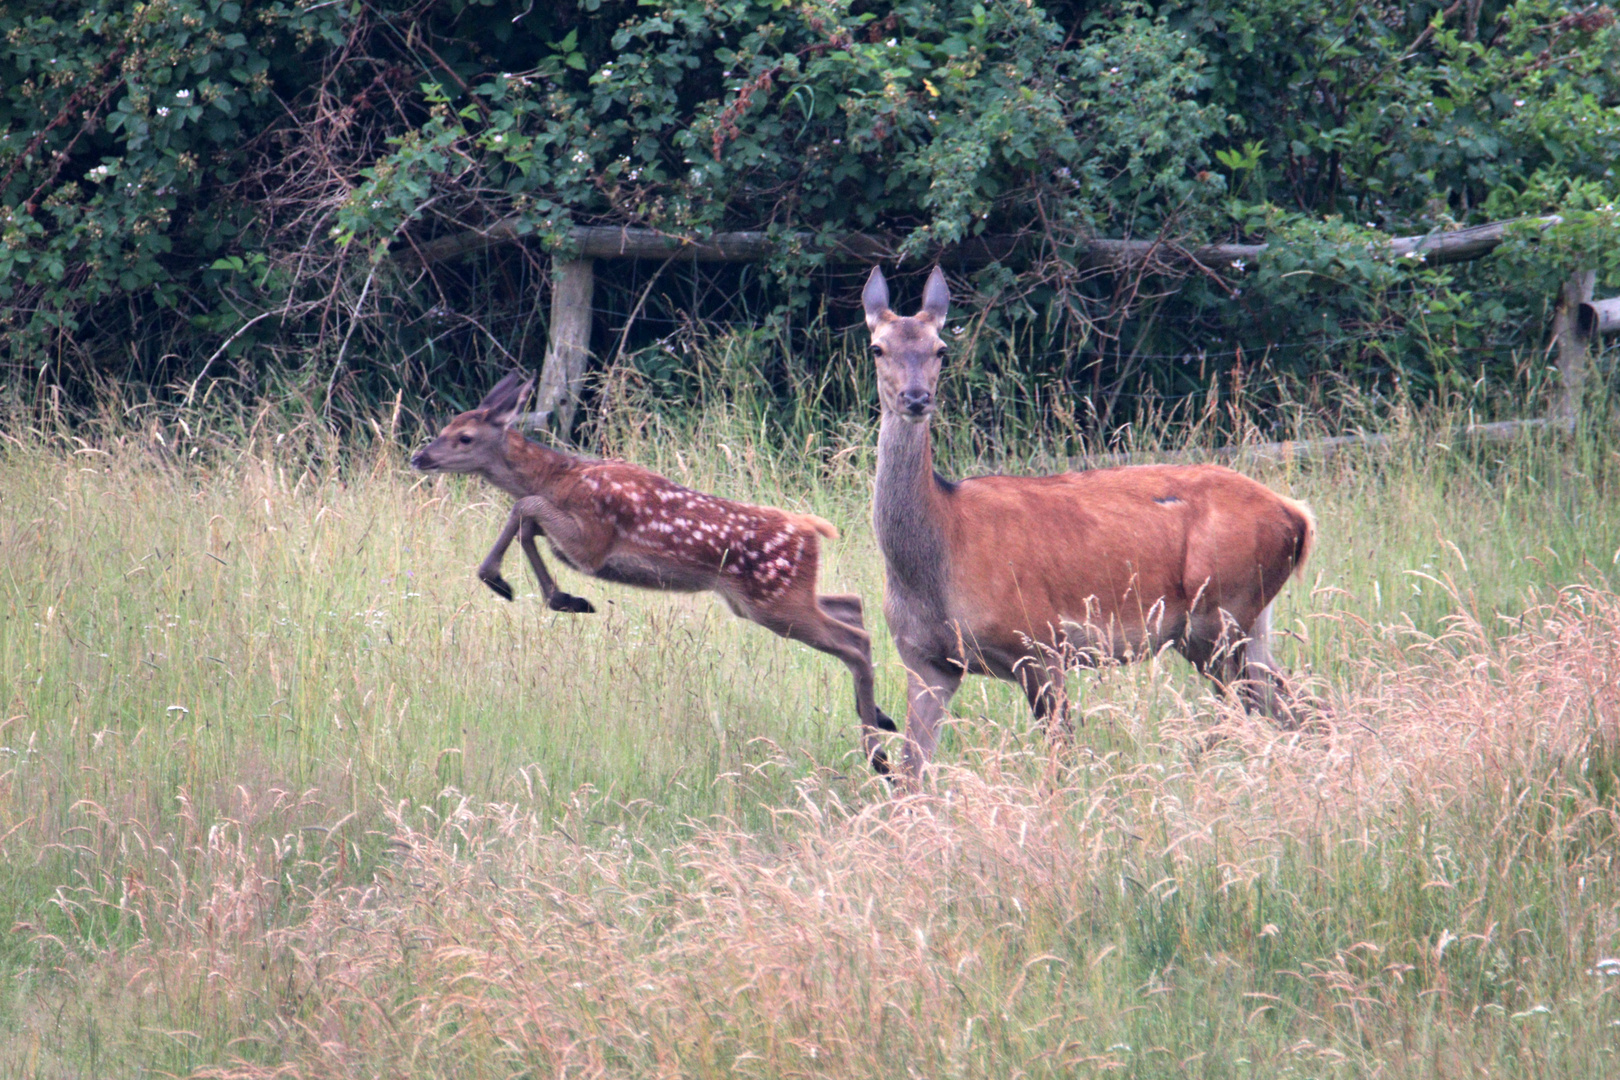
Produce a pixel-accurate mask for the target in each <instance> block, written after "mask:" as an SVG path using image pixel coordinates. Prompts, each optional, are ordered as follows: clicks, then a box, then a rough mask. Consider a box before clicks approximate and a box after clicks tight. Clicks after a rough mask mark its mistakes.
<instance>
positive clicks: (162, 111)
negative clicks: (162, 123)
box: [158, 105, 169, 116]
mask: <svg viewBox="0 0 1620 1080" xmlns="http://www.w3.org/2000/svg"><path fill="white" fill-rule="evenodd" d="M158 115H159V116H168V115H169V107H168V106H167V105H159V106H158Z"/></svg>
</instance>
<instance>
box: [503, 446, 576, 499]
mask: <svg viewBox="0 0 1620 1080" xmlns="http://www.w3.org/2000/svg"><path fill="white" fill-rule="evenodd" d="M502 449H503V452H502V454H501V456H500V460H498V461H496V462H495V463H494V464H492V465H491V466H490V467H489V468H488V469H486V470H485V471H484V477H485V479H487V480H488V481H489V482H490V483H492V484H494V485H495V486H496V487H498V488H500V489H501V490H502V491H504V492H506V493H507V494H508V495H511V496H514V497H515V498H520V499H521V498H523V497H524V496H525V495H544V494H546V493H547V492H548V491H549V490H550V488H551V486H552V485H553V484H555V483H556V482H557V481H558V480H559V479H561V478H562V477H563V476H564V475H565V474H566V473H567V472H568V471H569V470H570V469H572V468H573V467H574V465H575V464H577V463H578V461H579V459H578V458H576V457H574V456H573V455H572V454H565V453H562V452H561V451H558V450H553V449H551V448H550V447H546V446H541V445H540V444H539V443H536V442H530V441H529V440H528V439H525V438H524V437H523V436H522V435H521V434H519V433H518V432H516V431H508V432H507V433H506V445H505V446H504V447H503V448H502Z"/></svg>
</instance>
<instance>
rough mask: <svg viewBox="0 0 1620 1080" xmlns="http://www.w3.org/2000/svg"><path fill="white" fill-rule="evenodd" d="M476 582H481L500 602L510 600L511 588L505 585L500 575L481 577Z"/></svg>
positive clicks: (504, 580)
mask: <svg viewBox="0 0 1620 1080" xmlns="http://www.w3.org/2000/svg"><path fill="white" fill-rule="evenodd" d="M478 580H479V581H482V582H483V583H484V584H485V585H488V586H489V589H490V591H491V592H493V593H494V594H495V595H496V596H498V597H500V598H501V599H502V600H510V599H512V586H510V585H508V584H507V583H506V579H505V578H503V577H501V575H499V574H496V575H495V576H494V577H481V578H479V579H478Z"/></svg>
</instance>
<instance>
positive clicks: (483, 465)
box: [411, 371, 534, 473]
mask: <svg viewBox="0 0 1620 1080" xmlns="http://www.w3.org/2000/svg"><path fill="white" fill-rule="evenodd" d="M532 389H534V380H533V379H524V377H523V374H522V372H518V371H514V372H512V373H511V374H510V375H508V376H506V378H504V379H502V380H501V381H500V382H498V383H496V384H495V388H494V389H493V390H491V391H490V392H489V393H488V394H486V395H485V396H484V400H483V401H480V402H479V403H478V407H477V408H474V409H469V410H468V411H466V412H464V413H462V414H461V415H460V416H458V417H456V418H455V419H454V420H452V421H450V422H449V423H448V424H446V425H445V426H444V430H443V431H441V432H439V437H438V438H437V439H434V440H433V441H432V442H430V443H428V444H427V445H426V446H424V447H422V449H420V450H418V451H417V452H416V454H415V455H414V456H413V457H412V458H411V465H412V467H414V468H417V469H421V470H422V471H423V472H455V473H488V472H489V471H490V470H492V469H494V468H495V467H496V466H497V465H499V464H500V462H501V461H502V450H503V448H504V447H505V445H506V426H507V425H508V424H510V423H511V422H512V420H513V418H514V417H516V416H517V413H518V409H520V408H522V406H523V402H524V399H526V398H527V397H528V396H529V391H530V390H532Z"/></svg>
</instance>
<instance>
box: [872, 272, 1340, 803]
mask: <svg viewBox="0 0 1620 1080" xmlns="http://www.w3.org/2000/svg"><path fill="white" fill-rule="evenodd" d="M861 299H862V302H863V304H864V306H865V308H866V325H867V328H868V329H869V330H870V331H871V334H872V354H873V356H874V357H875V358H876V361H877V376H878V398H879V402H880V405H881V407H882V421H881V424H880V427H879V429H878V450H877V484H876V488H875V490H874V495H873V508H872V523H873V526H874V527H875V529H876V531H877V539H878V546H879V547H880V548H881V549H882V551H883V559H884V563H885V565H886V571H887V577H886V583H885V588H884V596H883V611H884V614H885V616H886V617H887V618H888V623H889V630H890V631H891V632H892V633H893V634H894V642H895V645H896V647H897V648H898V649H899V652H900V659H901V660H902V661H903V662H904V663H905V666H906V671H907V682H908V686H907V704H906V740H905V767H906V772H907V773H908V774H909V775H910V776H911V777H912V778H915V777H917V776H918V775H919V774H920V773H921V771H922V768H923V765H924V764H925V763H926V762H927V761H928V759H929V757H930V756H931V755H932V754H933V752H934V747H935V744H936V742H937V740H938V725H939V720H940V717H941V716H942V715H943V714H944V712H945V707H946V705H947V703H949V701H950V700H951V696H952V695H953V694H955V693H956V689H957V687H958V686H959V685H960V684H961V682H962V676H963V675H964V674H980V675H993V676H995V677H997V678H1001V679H1008V680H1011V681H1013V682H1017V683H1019V684H1020V685H1021V686H1022V687H1023V690H1024V693H1025V695H1026V696H1027V697H1028V699H1029V703H1030V706H1031V708H1032V709H1033V710H1034V712H1035V715H1036V717H1037V718H1040V719H1044V720H1046V721H1047V722H1049V723H1055V724H1061V723H1062V722H1063V721H1064V719H1065V718H1064V716H1063V715H1062V714H1063V712H1064V710H1065V702H1064V697H1063V694H1062V688H1063V674H1064V670H1065V669H1066V668H1067V667H1069V666H1077V665H1087V664H1095V663H1097V662H1098V661H1099V660H1102V659H1110V660H1115V661H1121V662H1128V661H1130V660H1139V659H1142V658H1144V657H1146V656H1149V655H1152V654H1155V653H1157V652H1158V651H1159V649H1160V648H1161V647H1162V646H1164V645H1170V646H1173V647H1174V648H1175V649H1176V650H1177V651H1179V652H1180V653H1181V654H1182V655H1183V656H1185V657H1186V658H1187V659H1188V660H1190V661H1192V663H1193V665H1194V666H1195V667H1197V669H1198V670H1199V671H1200V672H1201V673H1203V674H1204V675H1206V676H1208V677H1209V678H1210V679H1212V680H1213V681H1214V682H1216V683H1217V684H1219V685H1222V686H1234V688H1235V689H1237V690H1238V692H1239V693H1240V695H1241V696H1242V698H1243V700H1244V703H1245V704H1246V705H1247V706H1248V707H1249V708H1250V709H1252V710H1258V711H1262V712H1265V713H1268V714H1270V715H1271V716H1272V717H1274V718H1276V719H1278V720H1279V721H1282V722H1284V723H1293V722H1294V713H1293V706H1292V705H1291V704H1290V700H1289V694H1288V688H1287V685H1286V683H1285V682H1284V681H1283V679H1282V676H1281V675H1280V674H1279V673H1278V672H1277V669H1276V667H1275V665H1274V663H1273V661H1272V658H1271V653H1270V649H1269V637H1270V628H1271V602H1272V600H1273V599H1274V598H1275V597H1276V595H1277V593H1278V592H1279V591H1280V590H1281V589H1282V587H1283V584H1284V583H1285V582H1286V581H1287V580H1288V578H1289V576H1290V575H1291V574H1294V573H1297V572H1298V571H1299V570H1300V568H1301V567H1302V566H1303V565H1304V563H1305V559H1306V558H1307V557H1308V556H1309V555H1310V552H1311V545H1312V544H1313V542H1314V540H1315V536H1316V522H1315V519H1314V518H1312V516H1311V512H1310V510H1309V509H1307V508H1306V507H1305V506H1304V505H1303V504H1301V503H1297V502H1295V501H1293V500H1292V499H1286V498H1284V497H1282V496H1281V495H1278V494H1276V493H1274V492H1272V491H1270V490H1269V489H1267V488H1266V487H1264V486H1262V485H1261V484H1259V483H1257V482H1255V481H1254V480H1251V479H1249V478H1248V477H1245V476H1241V475H1239V474H1238V473H1235V472H1233V471H1232V470H1230V469H1226V468H1222V467H1220V466H1218V465H1191V466H1171V465H1141V466H1135V467H1130V468H1119V469H1096V470H1093V471H1090V472H1079V473H1062V474H1060V475H1057V476H1037V477H1017V476H979V477H974V478H972V479H968V480H959V481H950V480H946V479H944V478H943V477H941V476H940V475H939V474H938V473H936V472H935V471H934V463H933V450H932V448H931V446H930V443H929V438H928V419H929V417H930V416H931V415H932V414H933V412H934V408H935V398H934V393H935V389H936V386H937V384H938V382H939V371H940V364H941V363H942V362H943V360H944V359H945V356H946V353H947V350H946V346H945V342H944V340H943V339H942V338H941V337H940V330H941V329H942V328H943V327H944V324H945V314H946V311H947V309H948V307H949V305H950V294H949V292H948V290H947V288H946V285H945V275H944V274H942V273H941V272H940V271H939V269H938V268H937V267H936V268H935V269H934V272H933V273H932V274H931V275H930V276H929V278H928V284H927V286H926V287H925V288H924V290H923V305H922V310H921V311H919V312H918V313H917V314H916V315H913V316H910V317H909V318H908V317H902V316H900V315H896V314H895V313H894V312H893V311H891V310H890V309H889V288H888V285H887V284H886V283H885V282H884V280H883V272H882V271H881V270H879V269H876V268H874V269H873V270H872V275H871V277H870V278H869V279H868V280H867V283H866V288H865V290H864V292H863V293H862V294H861Z"/></svg>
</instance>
